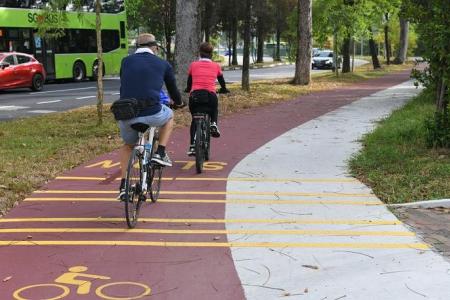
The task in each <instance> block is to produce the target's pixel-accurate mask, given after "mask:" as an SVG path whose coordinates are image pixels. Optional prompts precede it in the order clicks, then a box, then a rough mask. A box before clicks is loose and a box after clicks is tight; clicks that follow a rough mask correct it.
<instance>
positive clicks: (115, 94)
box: [111, 93, 120, 95]
mask: <svg viewBox="0 0 450 300" xmlns="http://www.w3.org/2000/svg"><path fill="white" fill-rule="evenodd" d="M111 95H120V93H111Z"/></svg>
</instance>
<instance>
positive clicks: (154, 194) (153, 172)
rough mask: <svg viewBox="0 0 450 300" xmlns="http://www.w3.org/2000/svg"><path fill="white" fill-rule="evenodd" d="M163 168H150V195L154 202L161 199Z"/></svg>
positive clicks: (155, 166)
mask: <svg viewBox="0 0 450 300" xmlns="http://www.w3.org/2000/svg"><path fill="white" fill-rule="evenodd" d="M163 168H164V167H163V166H160V165H157V164H152V165H151V166H150V167H149V173H148V174H149V177H148V180H149V183H148V186H149V193H150V199H152V202H156V201H158V198H159V190H160V188H161V177H162V172H163Z"/></svg>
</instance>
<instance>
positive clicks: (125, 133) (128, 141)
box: [118, 121, 138, 200]
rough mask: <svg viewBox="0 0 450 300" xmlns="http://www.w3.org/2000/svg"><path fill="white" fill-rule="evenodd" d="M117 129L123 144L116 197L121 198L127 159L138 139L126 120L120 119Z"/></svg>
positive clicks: (123, 192)
mask: <svg viewBox="0 0 450 300" xmlns="http://www.w3.org/2000/svg"><path fill="white" fill-rule="evenodd" d="M119 129H120V135H121V137H122V139H123V141H124V145H123V146H122V147H121V148H120V150H119V159H120V176H121V181H120V186H119V197H118V198H119V199H121V200H123V199H122V197H123V196H124V195H125V177H126V175H127V168H128V160H129V159H130V155H131V151H132V150H133V147H134V144H135V143H136V141H137V139H138V133H137V131H135V130H133V129H132V128H131V127H130V122H128V121H120V122H119Z"/></svg>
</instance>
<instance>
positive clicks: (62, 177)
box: [55, 176, 173, 181]
mask: <svg viewBox="0 0 450 300" xmlns="http://www.w3.org/2000/svg"><path fill="white" fill-rule="evenodd" d="M55 179H57V180H87V181H103V180H107V179H109V178H108V177H85V176H57V177H55ZM161 179H162V180H173V177H162V178H161ZM114 180H121V178H120V177H118V178H114Z"/></svg>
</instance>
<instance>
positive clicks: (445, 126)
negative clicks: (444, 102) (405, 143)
mask: <svg viewBox="0 0 450 300" xmlns="http://www.w3.org/2000/svg"><path fill="white" fill-rule="evenodd" d="M449 112H450V111H449V108H448V106H447V107H446V109H445V110H444V111H443V112H436V113H435V114H434V116H433V117H430V118H428V119H426V120H425V128H426V130H427V135H426V142H427V146H428V147H429V148H450V119H449Z"/></svg>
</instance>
